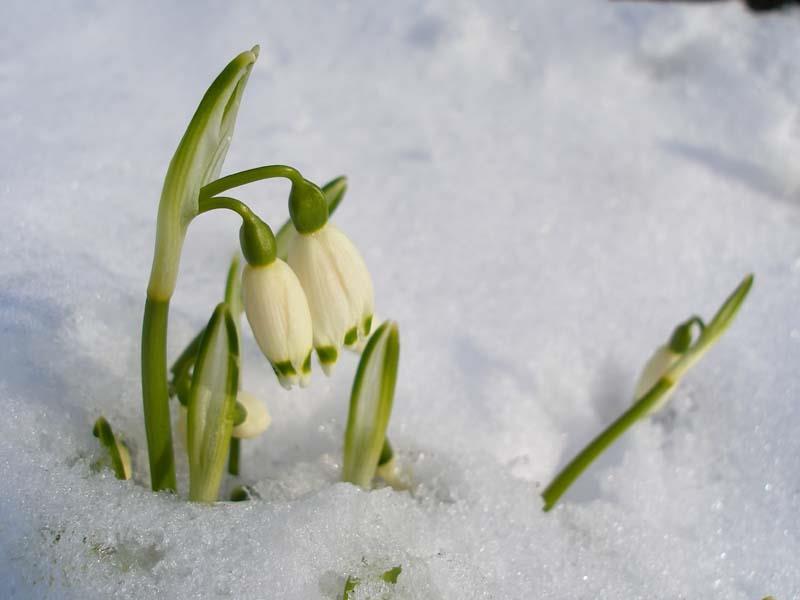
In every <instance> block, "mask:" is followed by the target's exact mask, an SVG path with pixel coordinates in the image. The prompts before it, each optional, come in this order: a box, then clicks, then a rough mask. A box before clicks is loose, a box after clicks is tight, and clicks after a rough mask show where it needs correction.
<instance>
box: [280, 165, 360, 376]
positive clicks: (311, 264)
mask: <svg viewBox="0 0 800 600" xmlns="http://www.w3.org/2000/svg"><path fill="white" fill-rule="evenodd" d="M289 214H290V215H291V218H292V223H293V224H294V228H295V230H296V231H297V235H296V236H295V237H294V238H293V239H292V240H291V242H290V245H289V251H288V255H287V260H288V263H289V265H290V266H291V267H292V269H294V272H295V273H296V274H297V278H298V279H299V280H300V284H301V285H302V286H303V290H305V293H306V297H307V298H308V307H309V309H310V311H311V322H312V325H313V327H312V329H313V338H314V349H315V350H316V351H317V356H318V357H319V361H320V364H321V365H322V368H323V370H324V371H325V373H327V374H330V370H331V367H332V366H333V365H334V364H335V363H336V360H337V359H338V358H339V351H340V350H341V348H342V346H343V345H344V346H355V345H357V344H358V342H359V340H360V339H362V338H364V337H366V336H367V335H368V334H369V332H370V329H371V328H372V312H373V305H374V295H373V291H372V278H371V277H370V275H369V271H367V266H366V265H365V264H364V260H363V259H362V258H361V254H359V252H358V250H356V247H355V246H354V245H353V243H352V242H351V241H350V240H349V239H348V238H347V236H345V235H344V234H343V233H342V232H341V231H339V230H338V229H337V228H336V227H334V226H333V225H332V224H330V223H328V204H327V202H326V200H325V195H324V194H323V193H322V190H320V188H319V187H317V186H316V185H314V184H313V183H311V182H310V181H308V180H306V179H300V180H296V181H292V190H291V192H290V194H289Z"/></svg>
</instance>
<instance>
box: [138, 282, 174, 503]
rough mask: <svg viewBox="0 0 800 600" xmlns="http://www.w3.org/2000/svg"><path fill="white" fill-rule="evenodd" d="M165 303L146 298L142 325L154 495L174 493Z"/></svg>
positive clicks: (143, 389) (148, 435)
mask: <svg viewBox="0 0 800 600" xmlns="http://www.w3.org/2000/svg"><path fill="white" fill-rule="evenodd" d="M168 315H169V300H158V299H155V298H151V297H149V296H148V298H147V301H146V302H145V305H144V320H143V322H142V401H143V403H144V422H145V429H146V431H147V454H148V457H149V459H150V482H151V485H152V488H153V490H154V491H156V492H157V491H159V490H172V491H175V490H176V489H177V485H176V481H175V457H174V456H173V453H172V427H171V424H170V415H169V392H168V388H167V317H168Z"/></svg>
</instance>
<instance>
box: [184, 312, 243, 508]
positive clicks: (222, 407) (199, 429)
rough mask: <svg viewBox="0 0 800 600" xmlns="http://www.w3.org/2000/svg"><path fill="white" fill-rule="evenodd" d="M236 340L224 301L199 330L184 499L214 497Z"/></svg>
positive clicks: (235, 374)
mask: <svg viewBox="0 0 800 600" xmlns="http://www.w3.org/2000/svg"><path fill="white" fill-rule="evenodd" d="M238 389H239V340H238V336H237V333H236V324H235V323H234V320H233V317H232V316H231V312H230V309H229V308H228V305H227V304H225V303H224V302H223V303H220V304H219V305H217V308H216V309H215V310H214V314H213V315H212V316H211V320H210V321H209V323H208V326H207V327H206V329H205V332H204V333H203V339H202V341H201V342H200V351H199V353H198V356H197V364H196V365H195V369H194V375H193V377H192V389H191V391H190V393H189V415H188V439H187V442H188V444H187V445H188V453H189V499H190V500H196V501H200V502H214V501H215V500H216V499H217V494H218V493H219V485H220V482H221V481H222V474H223V472H224V470H225V459H226V458H227V455H228V447H229V444H230V439H231V431H232V430H233V423H234V419H235V415H236V409H235V406H236V394H237V392H238Z"/></svg>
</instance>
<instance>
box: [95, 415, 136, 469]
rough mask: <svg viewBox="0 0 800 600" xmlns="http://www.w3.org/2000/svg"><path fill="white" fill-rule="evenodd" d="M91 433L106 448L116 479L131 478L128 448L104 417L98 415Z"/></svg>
mask: <svg viewBox="0 0 800 600" xmlns="http://www.w3.org/2000/svg"><path fill="white" fill-rule="evenodd" d="M92 434H93V435H94V437H96V438H97V439H98V440H100V444H101V445H102V446H104V447H105V448H106V450H108V454H109V457H110V458H111V468H112V469H114V475H116V476H117V479H130V478H131V455H130V452H129V451H128V448H127V447H126V446H125V444H124V443H123V442H122V440H120V439H119V438H118V437H117V436H116V435H114V431H113V430H112V429H111V425H110V424H109V422H108V421H106V419H105V417H99V418H98V419H97V421H95V423H94V428H93V429H92Z"/></svg>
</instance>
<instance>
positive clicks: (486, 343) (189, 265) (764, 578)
mask: <svg viewBox="0 0 800 600" xmlns="http://www.w3.org/2000/svg"><path fill="white" fill-rule="evenodd" d="M231 4H235V5H234V6H230V7H223V6H222V5H221V4H217V3H200V4H198V3H188V2H186V3H183V4H178V3H174V4H173V3H161V2H155V1H152V0H150V1H145V2H138V3H129V4H121V3H91V2H86V3H76V4H75V5H73V6H69V5H68V4H66V3H65V4H54V5H45V3H28V2H16V1H10V2H6V3H4V11H3V12H4V13H5V18H4V19H3V20H2V22H1V23H0V108H2V110H0V137H2V139H3V143H2V145H0V206H1V207H2V210H3V219H2V220H0V332H2V333H0V340H2V350H0V408H1V409H2V418H0V481H2V491H0V596H2V597H4V598H109V597H119V598H146V597H153V598H215V597H218V598H226V597H230V598H288V599H295V598H296V599H313V598H324V599H333V598H337V597H338V595H339V594H340V593H341V590H342V587H343V585H344V581H345V578H346V577H347V576H348V575H358V576H360V577H361V578H362V579H363V580H364V583H363V584H362V585H361V586H359V587H358V588H357V594H356V597H357V598H367V597H370V598H383V597H385V598H398V599H399V598H419V599H423V598H424V599H436V598H442V599H450V598H458V599H472V598H496V599H501V598H513V599H530V598H575V599H579V598H580V599H582V598H587V599H589V598H592V599H601V598H607V599H612V598H613V599H619V598H626V599H633V598H665V599H667V598H670V599H672V598H700V597H702V598H723V599H727V600H739V599H741V600H745V599H753V598H762V597H764V596H766V595H768V594H773V595H774V596H775V597H776V598H777V599H779V600H786V599H789V598H800V531H798V513H800V510H799V509H800V435H798V434H797V430H798V426H800V412H799V410H798V406H799V405H798V400H799V399H800V385H799V384H798V376H797V367H798V364H800V311H798V297H799V296H798V293H799V292H800V164H798V156H800V69H798V67H797V64H798V63H797V57H798V56H800V11H795V12H786V13H783V14H775V15H771V16H764V17H760V18H754V17H753V16H752V15H750V14H748V13H747V12H746V11H745V10H744V9H743V8H742V7H741V6H740V5H739V3H735V2H729V3H719V4H712V5H709V6H700V5H696V6H692V5H684V6H680V5H673V4H660V3H658V4H656V3H653V4H651V3H623V2H590V1H589V0H580V1H579V0H574V1H572V2H550V1H547V0H541V1H536V2H533V1H532V2H524V3H523V2H520V3H512V2H495V3H491V4H490V3H485V4H483V5H479V4H477V3H458V2H439V1H433V2H424V3H421V2H409V3H404V4H402V5H395V4H387V3H375V4H370V3H347V2H307V1H299V2H292V3H282V4H278V3H267V2H265V3H249V2H241V3H231ZM254 43H259V44H261V56H260V58H259V61H258V63H257V64H256V67H255V69H254V72H253V74H252V76H251V79H250V83H249V85H248V89H247V90H246V92H245V96H244V100H243V104H242V109H241V111H240V114H239V120H238V126H237V131H236V133H235V137H234V140H233V144H232V148H231V152H230V154H229V158H228V161H227V163H226V166H225V168H224V172H232V171H234V170H239V169H243V168H248V167H251V166H256V165H259V164H270V163H285V164H291V165H294V166H296V167H298V168H299V169H300V170H301V171H302V172H303V173H304V174H305V175H306V176H307V177H309V178H311V179H313V180H316V181H317V182H319V183H324V182H325V181H327V180H328V179H331V178H333V177H335V176H337V175H340V174H346V175H348V176H349V178H350V187H349V191H348V194H347V196H346V199H345V202H344V204H343V205H342V206H341V208H340V210H339V212H338V213H337V215H336V218H335V221H336V223H337V225H338V226H339V227H341V228H342V229H343V230H344V231H346V232H347V233H348V235H349V236H350V237H351V238H352V239H353V240H354V241H355V243H356V244H357V245H358V247H359V249H360V250H361V252H362V254H363V255H364V258H365V260H366V262H367V264H368V265H369V267H370V269H371V271H372V274H373V278H374V282H375V289H376V302H377V310H378V312H379V313H380V314H381V315H383V316H385V317H389V318H392V319H395V320H397V321H398V322H399V324H400V333H401V346H402V351H401V360H400V363H401V364H400V375H399V381H398V389H397V395H396V398H395V409H394V414H393V419H392V422H391V424H390V430H389V433H390V436H391V439H392V441H393V443H394V445H395V446H396V448H397V449H398V451H399V453H400V458H401V460H402V462H403V463H404V464H405V465H406V466H407V467H408V468H410V469H411V470H412V472H413V476H414V480H415V482H416V484H417V487H416V488H415V489H414V491H413V492H412V493H409V492H394V491H391V490H388V489H381V490H376V491H372V492H369V493H367V492H363V491H360V490H358V489H356V488H354V487H352V486H350V485H346V484H342V483H337V481H338V478H339V469H340V460H341V446H342V435H343V429H344V423H345V417H346V410H347V399H348V395H349V391H350V383H351V380H352V376H353V373H354V369H355V357H352V356H347V357H345V358H344V359H343V360H342V361H341V363H340V364H339V365H338V366H337V369H336V371H335V373H334V375H333V376H332V377H331V378H330V379H326V378H325V377H324V376H323V375H322V373H321V371H320V369H319V367H318V366H317V365H315V372H314V380H313V383H312V385H311V387H310V388H309V389H307V390H301V391H293V392H291V393H288V392H285V391H284V390H282V389H281V388H280V386H279V385H278V383H277V381H275V379H274V377H273V376H272V375H271V373H270V370H269V368H268V365H267V363H266V361H265V360H264V359H263V357H261V356H260V354H259V352H258V350H257V348H256V346H255V344H254V341H253V339H252V336H250V335H249V333H248V334H247V337H246V339H245V340H244V344H243V346H244V357H243V372H244V378H245V388H246V389H247V390H249V391H251V392H252V393H255V394H257V395H259V396H261V397H263V398H265V399H266V401H267V403H268V405H269V408H270V413H271V414H272V417H273V425H272V427H271V429H270V430H269V431H268V433H267V435H266V436H265V437H262V438H260V439H259V440H257V441H254V442H248V441H246V442H244V443H243V458H242V464H243V480H244V481H246V482H249V483H251V484H253V485H254V488H255V490H256V491H257V493H258V495H259V496H260V498H259V499H255V500H253V501H251V502H244V503H237V504H232V503H226V504H219V505H215V506H199V505H192V504H189V503H187V502H185V501H184V499H183V498H176V497H173V496H170V495H166V494H159V495H154V494H152V493H150V492H149V491H148V489H147V486H146V482H147V481H148V478H149V476H148V473H147V470H146V469H147V466H146V465H147V460H146V448H145V442H144V428H143V423H142V417H141V399H140V384H139V380H138V378H139V366H138V355H139V331H140V329H139V328H140V319H141V313H142V307H143V303H144V292H145V285H146V281H147V277H148V273H149V267H150V262H151V260H152V246H153V239H154V232H155V216H156V207H157V202H158V197H159V192H160V186H161V183H162V178H163V176H164V173H165V171H166V167H167V164H168V162H169V159H170V157H171V155H172V153H173V151H174V149H175V147H176V145H177V143H178V140H179V139H180V136H181V135H182V133H183V130H184V128H185V126H186V124H187V122H188V120H189V118H190V116H191V114H192V112H193V111H194V109H195V107H196V105H197V102H198V101H199V99H200V97H201V95H202V93H203V92H204V91H205V89H206V87H207V86H208V84H209V83H210V81H211V80H212V78H213V77H214V76H215V75H216V74H217V73H218V71H219V70H220V69H221V68H222V67H223V66H224V64H225V63H226V62H227V61H228V60H229V59H230V58H232V57H233V56H234V55H235V54H236V53H237V52H239V51H241V50H244V49H247V48H249V47H250V46H251V45H252V44H254ZM287 192H288V186H287V185H286V184H283V183H271V184H263V185H256V186H252V187H250V188H248V189H247V190H246V191H244V192H242V193H241V194H240V195H241V197H242V198H243V199H245V200H247V201H249V202H251V203H252V204H253V205H254V206H256V207H257V208H258V210H259V211H260V212H261V214H262V216H263V217H264V218H265V219H266V220H268V221H269V222H271V223H273V224H274V225H278V224H280V223H281V222H282V221H283V219H284V218H285V216H286V205H285V199H286V194H287ZM237 228H238V223H237V222H236V219H235V217H232V216H227V215H223V216H215V217H213V218H212V217H208V216H204V217H203V218H201V219H198V221H197V222H196V223H194V224H193V225H192V228H191V230H190V234H189V238H188V240H187V244H186V248H185V253H184V260H183V262H182V267H181V275H180V279H179V283H178V291H177V293H176V295H175V297H174V299H173V304H172V305H173V309H172V313H171V323H170V340H169V347H170V351H171V353H172V356H175V355H176V353H177V352H178V351H180V349H181V348H182V347H183V346H184V345H185V343H186V342H187V341H188V340H189V339H190V338H191V337H192V336H193V335H194V333H195V332H196V331H197V329H198V328H199V327H200V326H201V325H202V324H204V323H205V322H206V321H207V319H208V316H209V314H210V312H211V310H212V308H213V306H214V304H215V303H216V302H217V301H218V298H219V297H220V295H221V293H222V287H223V280H224V275H225V269H226V267H227V263H228V260H229V257H230V256H231V254H232V253H233V251H234V250H235V249H236V244H237V237H236V234H237ZM750 271H752V272H754V273H755V274H756V283H755V286H754V289H753V291H752V293H751V296H750V298H749V299H748V301H747V303H746V305H745V306H744V308H743V310H742V312H741V314H740V315H739V317H738V318H737V320H736V322H735V323H734V326H733V327H732V328H731V330H730V331H729V332H728V333H727V334H726V335H725V336H724V338H723V339H722V340H721V342H720V343H719V344H718V346H717V347H715V348H714V349H713V350H712V351H711V353H710V354H709V355H708V356H707V357H706V359H704V361H703V362H702V363H701V364H700V365H699V366H698V367H697V368H696V369H695V370H693V371H692V372H691V373H690V374H689V375H688V376H687V378H686V379H685V381H684V382H683V384H682V385H681V387H680V388H679V389H678V391H677V392H676V394H675V396H674V397H673V400H672V403H671V406H670V408H668V409H667V410H666V412H665V413H663V414H661V415H659V416H658V417H656V418H654V419H652V420H650V421H647V422H643V423H640V424H639V425H637V426H636V427H635V428H634V429H633V430H632V431H631V432H629V434H628V435H626V436H625V437H624V438H623V439H621V440H620V442H619V443H618V444H617V445H616V446H615V447H614V448H613V449H612V450H611V451H610V452H609V453H608V455H607V456H604V457H603V458H602V459H601V460H600V461H599V462H598V463H597V464H596V465H594V467H593V468H592V469H591V470H590V471H589V472H588V473H587V474H586V475H585V476H584V477H583V478H582V479H581V481H580V482H579V484H578V485H576V487H575V488H573V489H572V490H571V491H570V492H569V493H568V494H567V496H566V497H565V498H564V499H563V502H562V503H561V505H560V507H559V508H557V509H556V510H554V511H553V512H552V513H549V514H544V513H542V511H541V500H540V498H539V493H540V492H541V489H542V487H543V486H544V485H546V484H547V482H548V481H549V480H550V479H551V478H552V476H553V475H554V474H555V473H556V472H557V471H558V469H559V468H560V467H561V466H562V465H563V464H564V463H565V462H566V461H567V460H568V459H569V458H571V456H572V455H573V454H574V453H575V452H576V451H577V450H578V449H580V448H581V447H582V446H583V445H584V444H585V443H586V442H587V441H588V440H589V439H590V438H591V436H593V435H594V434H595V433H597V432H598V431H599V430H600V429H601V428H602V427H604V426H605V425H606V424H607V423H609V422H610V421H611V420H612V419H613V418H615V417H616V416H617V415H618V414H619V413H620V412H621V411H622V410H623V409H624V408H625V407H626V406H627V404H628V402H629V399H630V397H631V394H632V389H633V385H634V382H635V379H636V376H637V375H638V372H639V369H640V368H641V367H642V365H643V364H644V362H645V361H646V360H647V358H648V357H649V355H650V353H651V352H652V351H653V350H654V349H655V348H656V347H657V346H658V345H660V344H662V343H664V341H666V338H667V336H669V334H670V332H671V330H672V327H673V326H674V325H675V324H676V323H677V322H678V321H679V320H682V319H685V318H686V317H688V316H689V315H691V314H693V313H700V314H702V315H704V316H706V317H709V316H710V315H711V314H712V313H713V311H714V310H715V309H716V307H717V306H718V305H719V304H720V303H721V302H722V300H723V299H724V298H725V296H726V295H727V294H728V293H729V291H730V290H732V289H733V288H734V287H735V285H736V284H737V283H738V282H739V280H740V279H741V278H742V276H744V275H745V274H746V273H747V272H750ZM101 414H102V415H104V416H106V418H108V419H109V421H110V422H111V424H112V426H113V427H114V429H115V431H117V432H120V433H122V434H123V435H124V436H125V438H126V439H127V440H128V441H129V443H130V445H131V446H132V450H133V452H132V455H133V459H134V461H135V473H136V474H135V481H133V482H119V481H117V480H115V479H114V477H113V474H112V473H111V472H110V471H108V470H105V471H102V472H99V473H98V472H94V471H93V470H92V469H91V464H92V462H94V461H95V460H96V459H97V458H99V457H100V455H101V454H100V450H99V448H98V445H97V442H96V440H95V439H94V438H93V437H92V435H91V425H92V423H93V421H94V419H95V418H96V417H97V416H99V415H101ZM183 467H185V465H183ZM182 484H183V487H182V489H183V490H184V491H185V490H186V485H185V484H186V482H185V479H184V481H182ZM395 565H401V566H402V569H403V571H402V574H401V575H400V577H399V579H398V581H397V584H396V585H390V584H387V583H384V582H381V581H379V579H378V575H379V574H380V573H382V572H383V571H385V570H386V569H388V568H391V567H393V566H395Z"/></svg>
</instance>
